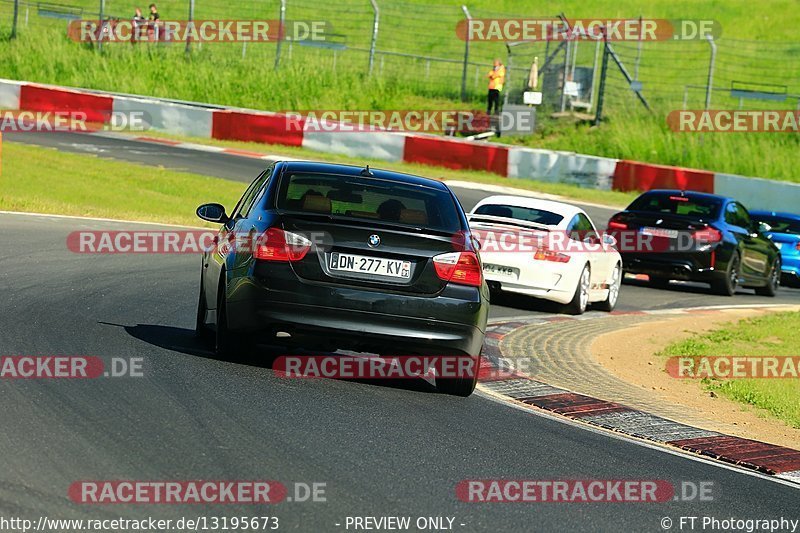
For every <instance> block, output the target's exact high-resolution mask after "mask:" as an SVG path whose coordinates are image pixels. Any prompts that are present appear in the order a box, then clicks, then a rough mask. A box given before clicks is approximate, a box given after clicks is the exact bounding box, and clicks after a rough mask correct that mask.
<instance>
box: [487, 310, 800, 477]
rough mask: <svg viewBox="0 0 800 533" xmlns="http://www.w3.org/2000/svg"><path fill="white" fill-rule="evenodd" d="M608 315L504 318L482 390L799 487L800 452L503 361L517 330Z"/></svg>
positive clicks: (490, 346) (492, 338) (491, 339)
mask: <svg viewBox="0 0 800 533" xmlns="http://www.w3.org/2000/svg"><path fill="white" fill-rule="evenodd" d="M737 307H738V308H748V309H751V308H759V307H761V308H763V307H780V306H775V305H769V304H768V305H763V306H753V305H747V306H709V307H696V308H684V309H665V310H655V311H635V312H624V311H623V312H615V313H611V315H612V316H613V315H670V314H682V313H694V312H708V311H714V310H722V309H731V308H737ZM603 316H609V314H608V313H604V314H587V315H583V316H580V317H571V316H549V317H544V318H540V317H535V318H534V317H527V318H519V319H505V320H502V321H495V322H493V323H492V324H490V325H489V327H488V328H487V332H486V341H485V343H484V347H483V357H482V358H481V370H480V374H479V377H478V379H479V382H480V387H481V388H482V389H484V390H486V391H488V392H489V393H491V394H493V395H495V396H500V397H503V398H505V399H506V400H509V401H512V402H514V403H517V404H522V405H525V406H528V407H532V408H539V409H544V410H546V411H550V412H553V413H556V414H559V415H562V416H564V417H567V418H569V419H572V420H577V421H580V422H585V423H587V424H591V425H593V426H597V427H601V428H604V429H608V430H611V431H615V432H618V433H623V434H625V435H629V436H631V437H636V438H640V439H644V440H648V441H652V442H657V443H660V444H665V445H669V446H674V447H676V448H680V449H682V450H685V451H687V452H692V453H696V454H700V455H703V456H706V457H711V458H714V459H717V460H720V461H724V462H726V463H732V464H735V465H739V466H741V467H744V468H748V469H752V470H756V471H759V472H762V473H765V474H769V475H773V476H776V477H778V478H781V479H784V480H787V481H792V482H795V483H798V484H800V450H794V449H791V448H786V447H784V446H776V445H774V444H767V443H764V442H759V441H755V440H750V439H745V438H741V437H735V436H732V435H725V434H722V433H719V432H716V431H709V430H706V429H701V428H697V427H693V426H689V425H687V424H682V423H680V422H675V421H674V420H669V419H667V418H663V417H660V416H656V415H652V414H650V413H647V412H644V411H641V410H637V409H632V408H630V407H627V406H625V405H622V404H619V403H616V402H609V401H606V400H601V399H598V398H593V397H591V396H586V395H583V394H578V393H575V392H572V391H568V390H566V389H562V388H559V387H554V386H552V385H549V384H547V383H544V382H541V381H538V380H536V379H533V378H531V377H529V376H526V375H524V374H521V373H518V372H516V371H515V370H514V369H513V363H512V362H511V361H509V360H508V359H506V358H504V357H503V354H502V353H501V350H500V343H501V341H502V340H503V338H504V337H505V336H506V335H509V334H510V333H512V332H513V331H515V330H517V329H519V328H521V327H525V326H531V325H535V324H545V323H549V322H556V321H563V320H591V319H597V318H602V317H603Z"/></svg>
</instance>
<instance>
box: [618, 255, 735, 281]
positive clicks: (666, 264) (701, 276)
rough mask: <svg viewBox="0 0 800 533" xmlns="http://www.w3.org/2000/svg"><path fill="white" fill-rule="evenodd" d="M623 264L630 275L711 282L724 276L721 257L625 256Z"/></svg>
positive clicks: (623, 256)
mask: <svg viewBox="0 0 800 533" xmlns="http://www.w3.org/2000/svg"><path fill="white" fill-rule="evenodd" d="M622 264H623V268H624V270H625V272H626V273H628V274H647V275H648V276H655V277H660V278H668V279H675V280H681V281H700V282H709V281H712V280H714V279H717V278H719V277H720V276H724V275H725V273H724V270H725V269H724V265H720V261H719V257H715V258H714V259H712V257H711V253H710V252H708V253H703V254H700V253H698V254H692V255H686V254H655V253H647V254H623V255H622Z"/></svg>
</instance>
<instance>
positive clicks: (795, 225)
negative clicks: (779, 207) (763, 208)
mask: <svg viewBox="0 0 800 533" xmlns="http://www.w3.org/2000/svg"><path fill="white" fill-rule="evenodd" d="M753 218H754V219H756V220H757V221H759V222H764V223H765V224H769V225H770V227H771V228H772V229H771V230H770V231H772V232H774V233H791V234H792V235H800V220H794V219H792V218H784V217H776V216H771V215H770V216H762V215H753Z"/></svg>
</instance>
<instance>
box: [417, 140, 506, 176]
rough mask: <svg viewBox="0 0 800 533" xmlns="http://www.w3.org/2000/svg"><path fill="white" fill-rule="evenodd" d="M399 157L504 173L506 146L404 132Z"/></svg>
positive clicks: (503, 174) (445, 165) (460, 168)
mask: <svg viewBox="0 0 800 533" xmlns="http://www.w3.org/2000/svg"><path fill="white" fill-rule="evenodd" d="M405 138H406V142H405V147H404V152H403V161H405V162H406V163H422V164H424V165H435V166H441V167H447V168H453V169H456V170H485V171H488V172H494V173H495V174H500V175H501V176H507V175H508V151H509V147H508V146H506V145H502V144H493V143H483V142H471V141H464V140H458V139H448V138H446V137H440V136H436V135H406V136H405Z"/></svg>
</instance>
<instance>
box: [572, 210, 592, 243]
mask: <svg viewBox="0 0 800 533" xmlns="http://www.w3.org/2000/svg"><path fill="white" fill-rule="evenodd" d="M567 231H569V232H570V238H572V239H576V240H583V239H585V238H586V237H594V236H595V229H594V226H592V221H591V220H589V217H587V216H586V215H584V214H583V213H578V214H577V215H575V216H574V217H573V218H572V220H571V221H570V223H569V226H568V227H567Z"/></svg>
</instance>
